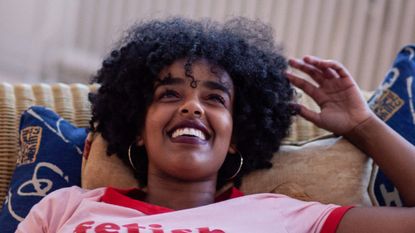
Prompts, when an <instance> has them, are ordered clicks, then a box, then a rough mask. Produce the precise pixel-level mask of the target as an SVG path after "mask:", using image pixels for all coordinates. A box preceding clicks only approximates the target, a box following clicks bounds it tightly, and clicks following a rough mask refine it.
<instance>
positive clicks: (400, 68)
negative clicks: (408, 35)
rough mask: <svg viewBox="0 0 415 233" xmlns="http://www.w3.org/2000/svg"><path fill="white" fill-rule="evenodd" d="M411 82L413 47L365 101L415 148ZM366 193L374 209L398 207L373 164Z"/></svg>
mask: <svg viewBox="0 0 415 233" xmlns="http://www.w3.org/2000/svg"><path fill="white" fill-rule="evenodd" d="M414 79H415V44H413V45H408V46H405V47H404V48H403V49H402V50H401V51H400V52H399V54H398V56H397V58H396V59H395V61H394V63H393V66H392V68H391V69H390V70H389V72H388V73H387V75H386V77H385V80H384V81H383V82H382V84H381V85H380V86H379V87H378V88H377V90H376V91H375V93H374V95H373V96H372V98H371V99H370V100H369V106H370V107H371V108H372V110H373V111H374V112H375V113H376V115H377V116H378V117H379V118H381V119H382V120H383V121H385V122H386V124H388V125H389V126H390V127H391V128H393V129H394V130H395V131H396V132H398V133H399V134H400V135H402V136H403V137H404V138H406V139H407V140H408V141H409V142H411V143H412V144H415V80H414ZM369 192H370V195H371V197H372V199H373V201H374V203H375V205H380V206H402V199H401V198H400V196H399V193H398V191H397V189H396V188H395V187H394V185H393V184H392V182H391V181H390V180H389V179H388V178H387V177H386V176H385V174H384V173H383V172H382V171H381V170H380V169H379V168H378V166H377V165H376V164H375V165H374V170H373V174H372V178H371V183H370V187H369Z"/></svg>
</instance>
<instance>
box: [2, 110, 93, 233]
mask: <svg viewBox="0 0 415 233" xmlns="http://www.w3.org/2000/svg"><path fill="white" fill-rule="evenodd" d="M19 132H20V138H19V140H20V153H19V157H18V160H17V166H16V170H15V171H14V173H13V176H12V179H11V183H10V188H9V191H8V194H7V197H6V200H5V202H4V203H3V209H2V211H1V213H0V229H1V232H2V233H9V232H10V233H11V232H14V231H15V229H16V227H17V225H18V224H19V223H20V221H22V220H23V219H24V217H25V216H26V215H27V214H28V212H29V210H30V208H31V207H32V206H33V205H35V204H36V203H37V202H39V201H40V200H41V199H42V198H43V197H44V196H46V195H47V194H49V193H50V192H52V191H54V190H57V189H59V188H63V187H68V186H73V185H80V183H81V163H82V149H83V146H84V141H85V138H86V133H87V132H86V129H83V128H76V127H75V126H73V125H71V124H70V123H69V122H67V121H66V120H64V119H63V118H61V117H59V116H58V115H57V114H56V113H55V112H53V111H52V110H50V109H48V108H44V107H38V106H34V107H31V108H29V109H28V110H26V111H25V112H24V113H23V115H22V117H21V121H20V126H19Z"/></svg>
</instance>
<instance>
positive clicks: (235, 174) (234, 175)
mask: <svg viewBox="0 0 415 233" xmlns="http://www.w3.org/2000/svg"><path fill="white" fill-rule="evenodd" d="M236 152H237V153H238V155H239V157H240V159H241V160H240V162H239V167H238V170H236V172H235V173H234V174H233V175H232V176H231V177H230V178H229V179H228V180H232V179H233V178H235V177H236V176H237V175H238V174H239V172H240V171H241V169H242V165H243V164H244V158H243V157H242V154H241V152H239V150H237V151H236Z"/></svg>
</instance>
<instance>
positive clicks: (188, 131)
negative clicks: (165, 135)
mask: <svg viewBox="0 0 415 233" xmlns="http://www.w3.org/2000/svg"><path fill="white" fill-rule="evenodd" d="M182 135H192V136H195V137H198V138H200V139H202V140H206V136H205V134H204V133H203V132H202V131H200V130H198V129H193V128H182V129H176V130H175V131H174V132H173V134H172V138H177V137H179V136H182Z"/></svg>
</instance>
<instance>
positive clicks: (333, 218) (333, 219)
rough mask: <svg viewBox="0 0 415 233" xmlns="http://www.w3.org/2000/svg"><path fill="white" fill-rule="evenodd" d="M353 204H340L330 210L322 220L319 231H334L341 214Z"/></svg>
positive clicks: (324, 232)
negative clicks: (324, 219) (340, 205)
mask: <svg viewBox="0 0 415 233" xmlns="http://www.w3.org/2000/svg"><path fill="white" fill-rule="evenodd" d="M353 207H354V206H342V207H338V208H336V209H334V210H333V211H331V213H330V214H329V216H328V217H327V219H326V221H325V222H324V225H323V227H322V228H321V231H320V233H336V230H337V226H338V225H339V224H340V221H341V220H342V218H343V216H344V215H345V214H346V212H347V211H348V210H350V209H351V208H353Z"/></svg>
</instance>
